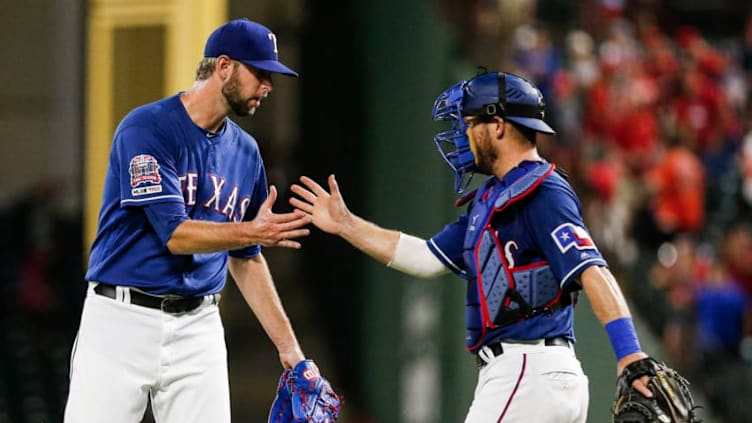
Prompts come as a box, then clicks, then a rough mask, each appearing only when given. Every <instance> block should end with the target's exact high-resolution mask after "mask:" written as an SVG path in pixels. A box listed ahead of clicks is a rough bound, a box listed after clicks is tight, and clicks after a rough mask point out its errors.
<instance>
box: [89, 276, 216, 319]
mask: <svg viewBox="0 0 752 423" xmlns="http://www.w3.org/2000/svg"><path fill="white" fill-rule="evenodd" d="M125 289H128V290H129V291H130V297H131V301H130V302H131V304H136V305H140V306H143V307H148V308H155V309H157V310H162V311H164V312H165V313H170V314H180V313H187V312H189V311H192V310H195V309H197V308H198V307H199V306H200V305H201V304H203V302H204V297H193V298H170V297H157V296H154V295H149V294H144V293H143V292H139V291H136V290H135V289H131V288H125ZM94 292H96V293H97V294H99V295H102V296H104V297H108V298H112V299H117V291H116V289H115V287H114V286H113V285H106V284H101V283H100V284H98V285H97V286H95V287H94ZM212 297H213V298H212V304H217V303H218V302H219V294H214V295H212Z"/></svg>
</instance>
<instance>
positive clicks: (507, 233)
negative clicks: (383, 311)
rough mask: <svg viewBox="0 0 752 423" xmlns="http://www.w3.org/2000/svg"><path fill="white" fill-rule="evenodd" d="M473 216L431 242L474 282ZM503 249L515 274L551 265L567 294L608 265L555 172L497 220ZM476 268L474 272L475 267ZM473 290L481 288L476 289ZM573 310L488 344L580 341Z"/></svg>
mask: <svg viewBox="0 0 752 423" xmlns="http://www.w3.org/2000/svg"><path fill="white" fill-rule="evenodd" d="M540 165H541V163H539V162H530V161H525V162H522V163H520V165H519V166H518V167H515V168H514V169H512V170H511V171H509V172H508V173H507V174H506V175H504V178H503V179H502V180H499V179H498V178H495V177H494V180H495V181H494V183H493V184H491V186H490V189H489V190H488V191H489V192H490V191H493V192H497V191H496V190H503V189H505V188H506V187H508V186H509V184H511V183H512V182H514V181H515V180H517V179H518V178H520V177H521V176H522V175H524V174H525V173H527V172H528V171H530V170H531V169H532V168H533V167H535V166H540ZM469 210H471V208H468V212H466V213H465V214H463V215H461V216H460V217H459V218H458V219H457V221H455V222H453V223H451V224H449V225H447V226H446V227H444V229H443V230H442V231H441V232H439V233H438V234H436V235H434V236H433V237H432V238H431V239H429V240H428V242H427V243H428V246H429V248H430V249H431V251H432V252H433V253H434V254H435V255H436V257H438V258H439V260H441V261H442V262H443V263H444V264H445V265H446V266H447V267H449V268H450V269H452V270H453V271H454V272H455V273H456V274H458V275H459V276H460V277H463V278H465V279H470V276H471V275H468V273H467V272H468V270H467V269H468V266H467V265H466V264H465V262H464V259H463V240H464V238H465V233H466V231H468V230H469V229H471V228H472V229H473V230H480V229H481V228H478V227H477V226H479V225H482V224H483V222H479V221H478V220H479V219H478V218H477V216H470V215H469V214H468V213H469ZM491 225H492V226H493V228H494V229H495V230H496V233H497V234H498V238H499V241H500V247H501V248H502V249H503V250H502V251H503V254H504V257H505V260H506V262H507V263H509V267H510V269H511V270H514V269H515V268H523V267H525V266H528V265H531V264H533V263H539V262H542V261H545V262H548V264H549V266H550V269H551V271H552V273H553V275H554V276H555V277H556V279H557V280H558V281H559V283H560V284H561V287H562V289H563V290H564V292H565V293H568V292H571V291H573V290H575V289H573V288H576V287H575V286H572V285H571V283H572V281H573V280H574V279H575V278H576V277H577V276H578V275H579V274H580V273H581V272H582V271H583V270H585V269H586V268H587V267H589V266H592V265H601V266H606V262H605V260H604V259H603V257H602V256H601V254H600V252H599V251H598V249H597V247H596V246H595V244H594V243H593V241H592V239H591V237H590V235H589V233H588V230H587V228H586V227H585V224H584V223H583V220H582V211H581V206H580V202H579V200H578V199H577V196H576V195H575V193H574V191H573V190H572V188H571V187H570V186H569V184H568V183H567V182H566V180H564V178H562V177H561V176H559V175H558V174H556V173H554V174H552V175H551V176H549V177H548V178H546V179H544V180H543V182H542V183H541V184H540V186H539V187H538V188H537V189H536V190H535V191H534V192H532V193H531V194H530V195H528V196H526V197H524V198H522V199H521V200H520V201H518V202H516V203H514V204H511V205H510V206H509V207H508V208H507V209H505V210H504V211H502V212H500V213H499V214H498V215H496V216H495V217H494V220H493V221H492V223H491ZM470 268H471V267H470ZM468 289H477V288H476V287H475V286H472V287H468ZM573 327H574V313H573V309H572V307H563V308H560V309H558V310H556V311H553V312H552V313H541V314H539V315H537V316H534V317H531V318H529V319H527V320H523V321H521V322H517V323H514V324H511V325H508V326H503V327H501V328H498V329H495V330H493V331H490V332H489V333H487V334H486V335H485V337H484V339H483V344H489V343H492V342H493V341H498V340H501V339H517V340H525V339H540V338H548V337H555V336H566V337H568V338H570V339H571V340H574V329H573Z"/></svg>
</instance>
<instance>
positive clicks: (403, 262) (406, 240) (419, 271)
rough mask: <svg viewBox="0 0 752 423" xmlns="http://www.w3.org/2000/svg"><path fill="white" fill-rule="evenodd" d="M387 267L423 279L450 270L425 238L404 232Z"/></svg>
mask: <svg viewBox="0 0 752 423" xmlns="http://www.w3.org/2000/svg"><path fill="white" fill-rule="evenodd" d="M387 267H390V268H392V269H395V270H399V271H400V272H403V273H407V274H408V275H411V276H415V277H418V278H422V279H430V278H435V277H436V276H439V275H442V274H444V273H447V272H449V268H447V267H446V266H444V263H442V262H441V260H439V259H438V258H436V256H435V255H433V253H432V252H431V250H430V249H429V248H428V245H426V241H425V240H423V239H420V238H418V237H415V236H412V235H407V234H404V233H402V232H400V236H399V239H398V240H397V246H396V247H395V248H394V255H393V256H392V259H391V260H390V261H389V263H387Z"/></svg>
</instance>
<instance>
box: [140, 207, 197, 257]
mask: <svg viewBox="0 0 752 423" xmlns="http://www.w3.org/2000/svg"><path fill="white" fill-rule="evenodd" d="M144 213H146V217H147V218H148V219H149V223H151V226H152V227H153V228H154V231H155V232H156V233H157V236H158V237H159V239H160V240H161V241H162V244H163V245H165V246H167V241H169V240H170V237H171V236H172V233H173V232H175V229H176V228H177V227H178V225H180V224H181V223H183V222H184V221H186V220H188V215H187V214H186V213H185V204H183V203H179V202H177V201H169V202H163V203H152V204H149V205H146V206H144Z"/></svg>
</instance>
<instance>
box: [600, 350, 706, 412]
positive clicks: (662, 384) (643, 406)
mask: <svg viewBox="0 0 752 423" xmlns="http://www.w3.org/2000/svg"><path fill="white" fill-rule="evenodd" d="M645 375H648V376H650V381H649V382H648V388H650V390H651V391H652V392H653V398H646V397H645V396H643V395H642V394H641V393H640V392H639V391H637V390H636V389H634V388H633V387H632V381H634V380H635V379H638V378H640V377H642V376H645ZM697 408H699V407H698V406H697V405H695V401H694V398H693V397H692V393H691V392H690V390H689V382H687V380H686V379H684V377H682V376H681V375H680V374H679V373H678V372H677V371H676V370H674V369H672V368H670V367H668V366H666V364H665V363H659V362H657V361H656V360H654V359H653V358H650V357H648V358H644V359H642V360H638V361H635V362H634V363H630V364H629V365H627V367H626V368H624V372H622V374H621V376H619V378H618V379H617V381H616V399H615V400H614V405H613V408H612V409H611V411H612V413H613V422H614V423H647V422H659V423H698V422H700V419H699V418H698V417H697V416H696V414H695V411H696V409H697Z"/></svg>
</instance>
